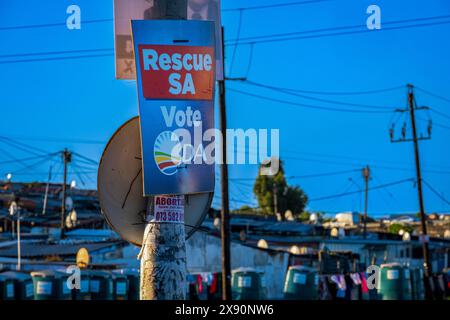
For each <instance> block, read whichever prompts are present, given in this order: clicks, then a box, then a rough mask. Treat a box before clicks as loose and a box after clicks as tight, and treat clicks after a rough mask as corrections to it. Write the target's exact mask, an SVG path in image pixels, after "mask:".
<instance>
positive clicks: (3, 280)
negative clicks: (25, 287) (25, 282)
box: [0, 274, 15, 300]
mask: <svg viewBox="0 0 450 320" xmlns="http://www.w3.org/2000/svg"><path fill="white" fill-rule="evenodd" d="M14 282H15V281H14V279H12V278H10V277H7V276H4V275H2V274H0V300H14V299H15V292H14Z"/></svg>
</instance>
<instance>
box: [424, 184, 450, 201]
mask: <svg viewBox="0 0 450 320" xmlns="http://www.w3.org/2000/svg"><path fill="white" fill-rule="evenodd" d="M422 181H423V183H425V185H426V186H427V187H428V188H429V189H430V190H431V191H432V192H433V193H434V194H435V195H436V196H438V197H439V199H441V200H442V201H444V202H445V203H446V204H450V201H448V200H447V199H445V198H444V197H443V196H442V194H440V193H439V192H437V191H436V189H434V188H433V187H432V186H431V184H429V183H428V182H427V181H426V180H424V179H422Z"/></svg>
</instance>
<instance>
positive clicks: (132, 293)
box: [113, 269, 140, 300]
mask: <svg viewBox="0 0 450 320" xmlns="http://www.w3.org/2000/svg"><path fill="white" fill-rule="evenodd" d="M113 273H114V274H120V275H124V276H126V278H127V280H128V290H127V292H128V300H139V299H140V289H139V288H140V276H139V272H138V271H137V270H133V269H121V270H114V271H113Z"/></svg>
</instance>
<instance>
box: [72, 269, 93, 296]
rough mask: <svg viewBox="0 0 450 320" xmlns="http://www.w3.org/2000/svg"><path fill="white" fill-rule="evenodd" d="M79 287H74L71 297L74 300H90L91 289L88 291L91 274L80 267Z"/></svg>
mask: <svg viewBox="0 0 450 320" xmlns="http://www.w3.org/2000/svg"><path fill="white" fill-rule="evenodd" d="M80 278H81V279H80V289H75V291H74V292H73V293H74V294H73V295H72V297H73V298H74V299H75V300H90V299H91V291H90V280H91V276H90V273H89V271H88V270H85V269H81V270H80Z"/></svg>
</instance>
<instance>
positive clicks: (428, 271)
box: [391, 84, 433, 299]
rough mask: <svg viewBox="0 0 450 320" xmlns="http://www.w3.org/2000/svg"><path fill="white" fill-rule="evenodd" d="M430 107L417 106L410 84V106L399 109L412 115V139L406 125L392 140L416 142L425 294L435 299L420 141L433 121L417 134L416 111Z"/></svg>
mask: <svg viewBox="0 0 450 320" xmlns="http://www.w3.org/2000/svg"><path fill="white" fill-rule="evenodd" d="M428 109H429V108H428V107H417V105H416V102H415V98H414V86H413V85H411V84H408V108H407V109H406V110H398V111H399V112H409V114H410V117H411V130H412V139H407V138H406V135H405V129H406V128H405V127H404V128H403V130H402V138H400V139H398V140H394V139H393V129H391V141H392V142H409V141H412V142H414V158H415V163H416V180H417V195H418V197H419V208H420V221H421V227H422V235H421V239H422V251H423V267H424V284H425V296H426V298H427V299H433V293H432V292H431V287H430V279H431V276H432V273H433V272H432V265H431V262H430V250H429V247H428V232H427V216H426V214H425V206H424V201H423V193H422V172H421V169H420V154H419V141H420V140H430V139H431V123H430V125H429V127H428V136H426V137H424V136H422V135H421V136H420V137H418V136H417V128H416V117H415V111H417V110H428Z"/></svg>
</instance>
